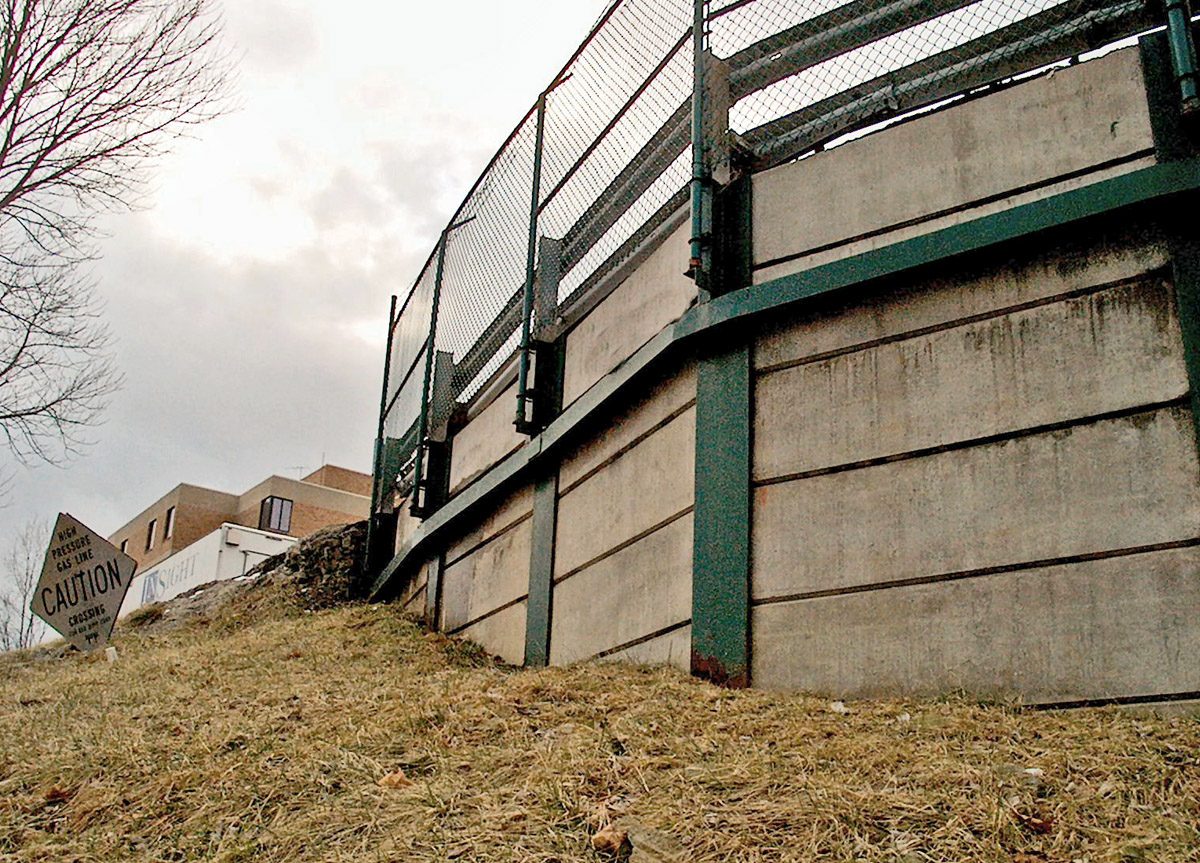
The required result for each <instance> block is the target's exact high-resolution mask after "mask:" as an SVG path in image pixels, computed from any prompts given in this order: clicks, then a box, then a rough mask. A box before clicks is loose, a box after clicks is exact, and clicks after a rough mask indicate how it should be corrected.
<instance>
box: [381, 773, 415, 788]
mask: <svg viewBox="0 0 1200 863" xmlns="http://www.w3.org/2000/svg"><path fill="white" fill-rule="evenodd" d="M412 784H413V783H412V780H411V779H409V778H408V777H407V776H405V775H404V771H403V770H393V771H392V772H391V773H388V774H387V775H385V776H382V777H380V779H379V787H380V788H407V787H408V786H409V785H412Z"/></svg>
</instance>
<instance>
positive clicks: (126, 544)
mask: <svg viewBox="0 0 1200 863" xmlns="http://www.w3.org/2000/svg"><path fill="white" fill-rule="evenodd" d="M128 553H129V540H127V539H123V540H121V554H128Z"/></svg>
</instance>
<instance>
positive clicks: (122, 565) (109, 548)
mask: <svg viewBox="0 0 1200 863" xmlns="http://www.w3.org/2000/svg"><path fill="white" fill-rule="evenodd" d="M136 568H137V561H135V560H134V559H133V558H132V557H130V556H129V555H127V554H125V553H124V552H122V551H120V550H119V549H118V548H117V547H116V546H114V545H113V544H112V543H111V542H109V541H108V540H106V539H105V538H104V537H102V536H100V535H99V534H97V533H96V532H95V531H93V530H91V529H89V528H87V527H85V526H84V525H83V524H82V523H80V522H79V521H78V520H76V519H75V518H73V517H72V516H70V515H67V514H66V513H65V512H60V513H59V514H58V521H57V522H55V523H54V534H53V535H52V536H51V538H50V548H48V549H47V550H46V562H45V563H44V564H43V565H42V576H41V578H40V579H38V584H37V588H36V589H35V591H34V594H33V599H32V600H31V601H30V604H29V608H30V610H31V611H32V612H33V613H34V614H36V615H37V616H38V617H40V618H41V619H42V620H44V621H46V623H48V624H50V625H51V626H52V627H54V628H55V629H56V630H58V632H59V633H61V634H62V637H63V638H65V639H66V640H67V641H69V642H70V643H71V644H73V645H75V646H76V647H78V648H79V649H80V650H96V649H97V648H100V647H103V646H104V645H105V644H107V643H108V637H109V635H111V634H112V629H113V625H114V624H115V623H116V622H117V613H118V612H119V611H120V609H121V602H122V601H123V600H124V599H125V594H126V592H127V591H128V590H129V583H130V581H132V579H133V572H134V570H135V569H136Z"/></svg>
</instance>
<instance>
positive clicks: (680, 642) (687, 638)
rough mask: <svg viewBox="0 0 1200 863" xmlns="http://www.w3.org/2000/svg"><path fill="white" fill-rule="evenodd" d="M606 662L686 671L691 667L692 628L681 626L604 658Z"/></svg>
mask: <svg viewBox="0 0 1200 863" xmlns="http://www.w3.org/2000/svg"><path fill="white" fill-rule="evenodd" d="M604 661H606V662H632V663H635V664H637V665H674V666H675V667H676V668H681V669H683V670H684V671H687V670H689V669H690V668H691V665H692V628H691V627H690V626H683V627H680V628H679V629H676V630H672V631H671V632H668V633H666V634H665V635H660V636H658V637H657V638H652V639H650V640H649V641H643V642H642V643H641V644H635V645H633V646H632V647H627V648H625V649H624V650H619V651H617V652H616V653H610V654H609V655H608V656H606V657H604Z"/></svg>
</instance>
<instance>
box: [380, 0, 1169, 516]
mask: <svg viewBox="0 0 1200 863" xmlns="http://www.w3.org/2000/svg"><path fill="white" fill-rule="evenodd" d="M694 10H695V5H694V3H693V2H691V0H616V2H614V3H612V4H611V5H610V6H609V7H608V8H607V9H606V10H605V12H604V14H603V15H602V16H601V18H600V19H599V21H598V22H597V24H596V25H595V27H594V28H593V30H592V32H591V33H590V34H589V35H588V37H587V39H586V40H585V41H584V43H583V44H582V45H581V46H580V47H579V49H578V50H577V51H576V52H575V54H574V55H573V56H572V57H571V59H570V60H569V61H568V63H567V64H566V66H565V67H564V68H563V70H562V71H561V72H560V73H559V74H558V75H556V76H555V77H554V79H553V80H552V81H551V82H550V84H549V85H548V86H547V88H546V90H545V91H544V93H543V94H542V96H540V97H539V99H538V101H537V102H536V103H535V104H534V105H533V107H531V108H530V110H529V112H528V113H527V114H526V115H525V117H524V118H522V120H521V122H520V123H519V124H518V125H517V127H516V129H515V130H514V131H513V133H512V134H511V135H510V136H509V138H508V140H507V141H505V143H504V144H503V146H502V147H501V148H500V150H499V152H497V154H496V156H495V157H494V158H493V159H492V161H491V163H490V164H489V165H488V166H487V168H486V169H485V170H484V172H483V174H482V175H481V176H480V178H479V180H478V181H477V182H476V184H475V186H474V187H473V188H472V189H471V191H470V192H469V193H468V195H467V197H466V199H465V200H464V201H463V203H462V205H461V206H460V207H459V209H458V211H457V212H456V213H455V215H454V217H453V219H451V221H450V224H449V225H448V226H447V228H446V230H445V231H444V232H443V234H442V237H441V240H440V241H439V243H438V247H437V248H435V249H434V251H433V252H432V253H431V255H430V257H429V259H428V261H427V262H426V265H425V267H424V269H423V270H422V271H421V274H420V276H419V277H418V278H417V280H416V282H415V283H414V285H413V288H412V290H411V291H410V293H409V295H408V296H407V299H406V300H405V301H404V302H403V303H402V304H401V306H400V310H399V311H398V313H397V315H396V317H395V319H394V320H393V321H392V331H391V333H392V335H391V354H390V361H389V374H388V380H387V381H385V384H384V388H385V389H384V393H385V397H384V413H383V417H382V419H381V428H382V435H383V442H382V443H383V445H382V447H381V448H380V453H381V455H380V457H379V460H378V464H377V467H376V471H377V474H376V475H377V480H379V481H380V482H381V483H382V486H381V491H382V494H381V495H380V496H379V498H378V500H379V501H380V502H381V503H383V504H384V507H385V508H386V507H387V506H388V501H390V500H392V499H394V498H395V497H397V496H400V495H403V494H406V493H407V492H408V490H409V488H410V487H411V483H412V476H411V474H412V473H413V471H412V468H411V465H412V463H413V461H414V458H413V454H414V453H415V452H416V451H417V449H418V444H419V443H420V441H421V440H423V439H426V438H429V437H431V436H432V437H435V438H436V437H438V436H439V435H441V434H443V433H444V429H445V426H446V424H447V423H448V422H452V421H453V418H454V416H455V413H456V411H459V410H461V409H463V407H464V406H466V405H467V404H469V403H470V401H471V400H472V399H473V398H474V397H475V396H476V395H478V394H479V393H480V392H481V391H482V390H484V389H485V388H486V387H488V385H489V383H490V382H492V381H494V380H496V379H497V376H498V375H500V374H501V372H502V370H506V369H508V368H509V364H510V363H512V362H513V361H514V358H515V357H516V355H517V353H518V350H519V348H520V346H521V342H522V338H523V331H524V329H525V328H526V327H528V328H529V329H531V330H532V331H534V332H537V331H538V330H539V329H541V328H544V327H547V326H552V325H553V324H554V322H555V320H557V319H559V318H560V316H562V315H564V314H568V313H569V310H570V309H571V307H572V304H573V303H576V302H578V301H580V299H581V298H583V297H584V296H586V295H587V294H588V293H589V290H590V289H591V288H592V287H593V286H596V285H598V284H599V283H601V282H603V281H604V280H605V278H606V277H608V276H609V275H610V274H612V273H613V272H614V271H616V270H617V269H618V268H619V267H620V265H621V264H622V262H623V261H625V260H626V259H628V258H629V257H630V256H631V255H632V254H633V253H634V252H635V251H636V248H637V246H638V244H639V243H640V242H642V241H643V240H644V239H645V238H646V237H647V236H649V235H650V234H651V233H653V231H654V230H655V229H656V228H658V227H660V226H662V225H663V224H664V223H666V222H667V221H668V220H669V219H671V218H672V217H673V216H676V215H677V214H679V213H681V212H682V211H684V210H686V208H687V207H688V197H687V185H688V182H689V180H690V178H691V173H692V140H691V110H692V109H691V97H692V88H693V70H694V66H695V60H696V58H695V57H694V56H693V42H692V26H693V14H694ZM1158 17H1161V15H1160V13H1158V12H1156V10H1155V9H1154V8H1152V7H1150V6H1149V5H1148V2H1147V0H851V2H839V0H716V2H711V3H707V4H704V19H703V20H704V28H705V33H706V39H707V45H708V51H707V53H709V54H711V55H712V56H711V58H705V63H706V67H705V68H706V75H707V76H708V77H709V78H710V79H712V78H717V79H719V84H720V92H721V94H722V96H721V97H720V98H716V97H714V96H712V95H711V94H712V93H713V92H715V91H713V90H710V91H709V93H710V95H709V96H708V97H706V99H705V106H704V107H705V110H706V111H707V112H708V116H707V117H706V119H705V127H706V128H709V129H715V130H717V132H716V134H715V135H712V136H711V139H710V140H709V141H707V142H706V146H711V147H712V148H713V149H714V150H723V151H724V152H725V153H726V154H728V153H730V152H732V153H735V154H736V163H737V165H738V166H739V167H740V169H741V170H744V171H751V172H753V171H759V170H764V169H766V168H769V167H772V166H774V165H778V164H781V163H784V162H787V161H790V160H793V159H796V158H801V157H803V156H804V155H806V154H808V153H811V152H814V151H817V150H819V149H822V148H824V147H827V146H830V145H831V144H833V143H836V142H837V140H838V139H839V138H841V137H844V136H847V135H850V134H857V133H861V132H862V131H863V130H864V129H869V128H870V127H871V126H873V125H874V124H878V123H881V122H884V121H889V120H891V119H893V118H896V117H899V116H901V115H904V114H907V113H910V112H913V111H917V110H922V109H926V108H929V107H932V106H936V105H938V104H940V103H943V102H945V101H947V100H950V99H953V98H956V97H961V96H963V95H965V94H969V93H970V92H971V91H973V90H976V89H978V88H981V87H985V86H989V85H992V84H995V83H997V82H1002V81H1005V80H1007V79H1011V78H1012V77H1014V76H1018V75H1021V74H1023V73H1028V72H1031V71H1034V70H1036V69H1038V68H1040V67H1043V66H1046V65H1048V64H1052V63H1055V62H1060V61H1063V60H1067V59H1069V58H1073V57H1076V56H1077V55H1079V54H1081V53H1085V52H1087V51H1090V50H1093V49H1096V48H1100V47H1102V46H1105V45H1108V44H1111V43H1112V42H1114V41H1116V40H1119V39H1121V38H1124V37H1127V36H1130V35H1132V34H1135V33H1137V32H1139V31H1142V30H1145V29H1148V28H1149V27H1152V26H1154V25H1155V24H1156V23H1157V20H1156V19H1157V18H1158ZM714 60H715V62H714ZM712 86H713V85H712V84H710V87H712ZM726 93H727V95H725V94H726ZM726 112H727V116H726ZM718 114H719V116H717V115H718ZM721 130H727V131H721ZM535 186H536V188H535ZM551 258H553V259H551ZM551 274H552V275H551ZM539 280H540V281H539ZM550 281H552V282H553V284H550V285H549V287H548V288H547V287H546V283H547V282H550ZM535 283H536V284H539V285H540V287H539V290H540V291H542V292H543V294H544V293H545V292H546V291H549V297H550V299H549V300H546V299H545V298H544V297H543V298H542V299H540V300H539V301H538V302H537V303H535V304H533V306H532V307H531V308H532V310H531V313H530V314H531V318H530V319H529V320H528V321H527V320H526V314H527V313H526V303H525V299H526V298H525V294H526V291H527V290H529V291H530V292H532V290H533V285H534V284H535ZM504 380H507V378H504ZM515 407H516V406H515V405H514V416H515ZM416 461H417V470H418V471H419V469H420V467H419V465H420V460H419V458H417V459H416Z"/></svg>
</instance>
